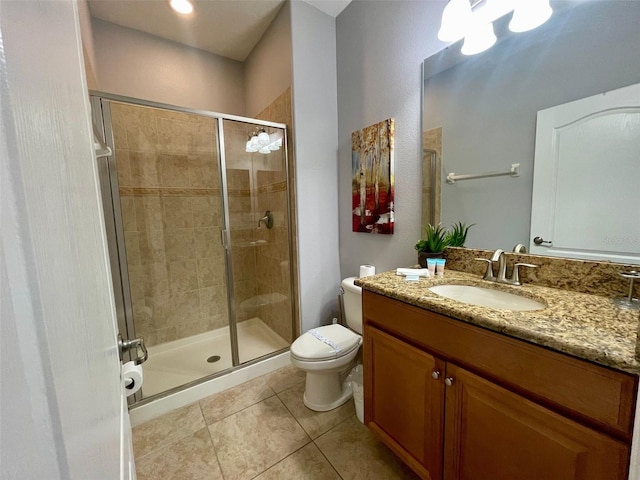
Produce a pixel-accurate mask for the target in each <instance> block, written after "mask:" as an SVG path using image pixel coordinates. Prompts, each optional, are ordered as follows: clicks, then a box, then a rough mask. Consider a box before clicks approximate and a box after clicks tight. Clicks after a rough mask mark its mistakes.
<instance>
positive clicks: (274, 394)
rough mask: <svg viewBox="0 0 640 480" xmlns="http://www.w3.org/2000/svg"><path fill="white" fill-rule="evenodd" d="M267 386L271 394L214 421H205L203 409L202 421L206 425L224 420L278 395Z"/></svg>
mask: <svg viewBox="0 0 640 480" xmlns="http://www.w3.org/2000/svg"><path fill="white" fill-rule="evenodd" d="M249 381H251V380H249ZM267 387H268V388H269V390H271V392H272V393H273V394H272V395H269V396H268V397H264V398H262V399H260V400H258V401H257V402H255V403H252V404H251V405H247V406H246V407H244V408H241V409H240V410H238V411H236V412H233V413H230V414H229V415H225V416H224V417H222V418H220V419H218V420H216V421H215V422H212V423H207V419H206V417H204V411H203V412H202V416H203V418H204V423H205V425H206V426H207V427H208V426H209V425H213V424H214V423H218V422H221V421H223V420H225V419H227V418H229V417H232V416H233V415H235V414H237V413H240V412H243V411H244V410H246V409H247V408H251V407H253V406H255V405H257V404H259V403H262V402H264V401H265V400H268V399H270V398H272V397H277V396H278V394H277V393H275V392H274V390H273V388H271V387H269V386H267ZM214 395H218V394H217V393H216V394H214ZM203 400H204V399H203ZM201 401H202V400H200V401H199V402H198V403H200V402H201ZM200 409H201V410H202V405H200Z"/></svg>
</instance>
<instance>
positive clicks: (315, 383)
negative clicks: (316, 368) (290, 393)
mask: <svg viewBox="0 0 640 480" xmlns="http://www.w3.org/2000/svg"><path fill="white" fill-rule="evenodd" d="M352 396H353V390H352V389H351V383H350V382H346V381H345V382H343V381H342V375H341V374H340V372H332V373H328V374H327V373H320V374H318V373H314V372H307V379H306V382H305V388H304V395H303V397H302V400H303V402H304V404H305V406H306V407H307V408H309V409H311V410H314V411H316V412H327V411H329V410H333V409H334V408H338V407H339V406H340V405H343V404H345V403H346V402H347V401H348V400H349V399H350V398H351V397H352Z"/></svg>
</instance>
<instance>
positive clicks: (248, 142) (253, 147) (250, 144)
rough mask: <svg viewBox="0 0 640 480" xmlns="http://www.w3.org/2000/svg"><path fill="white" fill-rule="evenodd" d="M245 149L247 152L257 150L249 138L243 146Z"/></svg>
mask: <svg viewBox="0 0 640 480" xmlns="http://www.w3.org/2000/svg"><path fill="white" fill-rule="evenodd" d="M245 151H246V152H249V153H253V152H257V151H258V148H257V147H255V146H254V145H253V143H251V140H247V145H246V147H245Z"/></svg>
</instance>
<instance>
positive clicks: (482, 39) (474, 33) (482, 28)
mask: <svg viewBox="0 0 640 480" xmlns="http://www.w3.org/2000/svg"><path fill="white" fill-rule="evenodd" d="M496 40H497V38H496V34H495V33H494V31H493V23H480V24H477V25H474V26H473V28H472V29H471V30H469V33H467V36H466V37H464V43H463V44H462V50H460V51H461V52H462V54H463V55H475V54H476V53H480V52H484V51H485V50H487V49H489V48H491V47H493V44H494V43H496Z"/></svg>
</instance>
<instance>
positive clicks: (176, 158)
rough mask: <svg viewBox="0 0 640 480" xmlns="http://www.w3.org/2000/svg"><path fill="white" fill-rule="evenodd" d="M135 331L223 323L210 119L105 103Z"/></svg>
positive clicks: (196, 329) (178, 334)
mask: <svg viewBox="0 0 640 480" xmlns="http://www.w3.org/2000/svg"><path fill="white" fill-rule="evenodd" d="M111 113H112V124H113V132H114V143H115V146H116V161H117V168H118V180H119V184H120V185H119V186H120V198H121V207H122V218H123V224H124V230H125V235H124V237H125V244H126V254H127V263H128V271H129V281H130V284H131V296H132V300H133V315H134V324H135V329H136V335H138V336H143V337H144V338H145V342H146V343H147V344H148V345H155V344H158V343H163V342H167V341H171V340H176V339H179V338H184V337H188V336H191V335H195V334H199V333H203V332H206V331H208V330H211V329H215V328H219V327H221V326H224V325H227V324H228V312H227V292H226V286H225V283H226V274H225V262H224V250H223V248H222V245H221V242H220V228H221V222H222V211H221V210H222V208H221V200H220V188H219V185H218V183H219V173H218V158H217V151H216V138H215V128H216V124H215V120H213V119H211V118H206V117H200V116H196V115H189V114H184V113H179V112H170V111H164V110H157V109H152V108H146V107H137V106H131V105H123V104H116V103H113V104H112V109H111Z"/></svg>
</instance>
